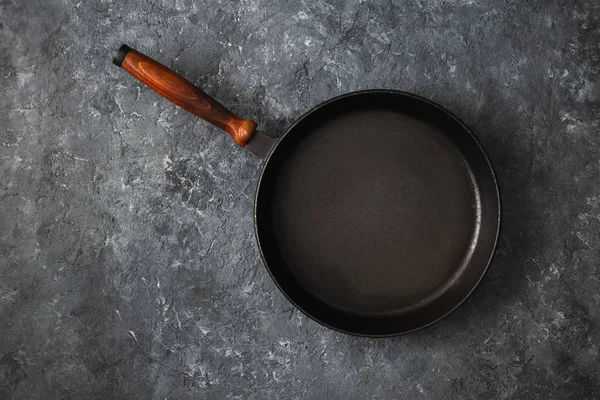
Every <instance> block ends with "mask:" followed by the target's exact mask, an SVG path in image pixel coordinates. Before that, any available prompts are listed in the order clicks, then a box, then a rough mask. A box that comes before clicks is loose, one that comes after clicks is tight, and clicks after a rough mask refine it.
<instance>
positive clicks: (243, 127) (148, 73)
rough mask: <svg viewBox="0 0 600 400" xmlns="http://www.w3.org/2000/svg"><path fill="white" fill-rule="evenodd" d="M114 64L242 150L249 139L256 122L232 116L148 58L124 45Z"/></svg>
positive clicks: (206, 96) (201, 92) (189, 83)
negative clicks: (213, 128)
mask: <svg viewBox="0 0 600 400" xmlns="http://www.w3.org/2000/svg"><path fill="white" fill-rule="evenodd" d="M113 63H115V64H116V65H117V66H119V67H121V68H123V69H124V70H125V71H127V72H129V73H130V74H131V75H133V76H134V77H135V78H137V79H138V80H140V82H142V83H143V84H145V85H146V86H148V87H149V88H151V89H152V90H154V91H155V92H156V93H158V94H160V95H161V96H163V97H164V98H165V99H167V100H169V101H172V102H173V103H175V104H177V105H178V106H179V107H182V108H184V109H186V110H188V111H189V112H191V113H192V114H194V115H197V116H198V117H200V118H203V119H205V120H207V121H208V122H210V123H211V124H213V125H215V126H217V127H219V128H221V129H223V130H225V131H226V132H227V133H229V134H230V135H231V137H232V138H233V140H234V141H235V142H236V143H237V144H238V145H240V146H242V147H243V146H245V145H246V143H248V141H249V140H250V138H252V135H253V134H254V131H255V130H256V122H254V121H251V120H248V119H242V118H240V117H238V116H237V115H235V114H233V113H232V112H231V111H229V110H228V109H226V108H225V107H223V106H222V105H221V104H219V102H217V101H216V100H215V99H213V98H212V97H210V96H209V95H207V94H206V93H205V92H204V91H203V90H202V89H200V88H198V87H196V86H194V85H193V84H192V83H191V82H190V81H188V80H187V79H185V78H184V77H182V76H181V75H179V74H177V73H175V72H174V71H172V70H171V69H169V68H167V67H165V66H164V65H162V64H160V63H158V62H156V61H154V60H153V59H151V58H150V57H147V56H145V55H143V54H142V53H140V52H138V51H136V50H133V49H132V48H130V47H128V46H126V45H123V46H121V48H120V49H119V51H118V53H117V56H116V57H115V58H114V60H113Z"/></svg>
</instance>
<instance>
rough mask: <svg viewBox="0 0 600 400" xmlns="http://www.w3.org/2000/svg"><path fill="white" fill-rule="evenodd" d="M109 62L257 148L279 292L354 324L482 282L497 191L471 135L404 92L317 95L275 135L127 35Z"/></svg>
mask: <svg viewBox="0 0 600 400" xmlns="http://www.w3.org/2000/svg"><path fill="white" fill-rule="evenodd" d="M113 62H114V63H115V64H116V65H118V66H120V67H122V68H123V69H125V71H127V72H129V73H130V74H131V75H133V76H134V77H135V78H137V79H139V80H140V81H141V82H142V83H144V84H146V85H147V86H149V87H150V88H152V89H153V90H155V91H156V92H157V93H158V94H160V95H162V96H163V97H165V98H167V99H168V100H170V101H172V102H173V103H175V104H177V105H179V106H181V107H183V108H184V109H186V110H188V111H190V112H192V113H194V114H195V115H197V116H199V117H201V118H203V119H205V120H207V121H209V122H210V123H212V124H214V125H216V126H217V127H219V128H222V129H223V130H225V131H227V132H228V133H229V134H230V135H231V136H232V137H233V139H234V140H235V142H236V143H237V144H238V145H240V146H244V147H246V148H248V149H250V150H251V151H253V152H254V153H255V154H257V155H258V156H260V157H262V158H264V159H265V160H266V161H265V166H264V169H263V172H262V175H261V178H260V181H259V185H258V190H257V193H256V199H255V208H254V222H255V231H256V237H257V241H258V246H259V249H260V252H261V256H262V259H263V261H264V263H265V265H266V266H267V269H268V271H269V273H270V274H271V276H272V278H273V279H274V281H275V283H276V284H277V286H278V287H279V288H280V289H281V291H282V292H283V293H284V295H285V296H286V297H287V298H288V299H289V300H290V301H291V302H292V303H293V304H294V305H295V306H296V307H298V308H299V309H300V310H301V311H303V312H304V313H305V314H306V315H308V316H309V317H311V318H313V319H314V320H316V321H317V322H320V323H321V324H323V325H325V326H328V327H330V328H333V329H336V330H339V331H342V332H346V333H349V334H354V335H362V336H392V335H399V334H403V333H408V332H412V331H415V330H418V329H420V328H423V327H426V326H428V325H431V324H432V323H434V322H436V321H438V320H440V319H441V318H443V317H444V316H446V315H448V314H449V313H450V312H452V311H453V310H454V309H456V308H457V307H458V306H459V305H460V304H462V303H463V302H464V300H465V299H466V298H467V297H468V296H469V294H471V292H472V291H473V290H474V289H475V287H476V286H477V285H478V283H479V282H480V280H481V279H482V277H483V275H484V274H485V272H486V270H487V268H488V265H489V264H490V262H491V259H492V256H493V254H494V251H495V248H496V243H497V240H498V232H499V227H500V194H499V191H498V184H497V181H496V177H495V175H494V172H493V169H492V165H491V164H490V161H489V159H488V158H487V156H486V154H485V152H484V150H483V148H482V147H481V145H480V144H479V143H478V142H477V140H476V139H475V136H474V135H473V134H472V133H471V132H470V131H469V129H467V127H465V125H464V124H463V123H461V122H460V121H459V120H458V119H457V118H456V117H455V116H453V115H452V114H451V113H450V112H448V111H447V110H445V109H444V108H442V107H441V106H439V105H437V104H435V103H433V102H431V101H429V100H426V99H424V98H422V97H419V96H416V95H414V94H410V93H405V92H399V91H393V90H368V91H361V92H355V93H350V94H346V95H343V96H339V97H336V98H334V99H332V100H329V101H326V102H325V103H322V104H320V105H318V106H316V107H315V108H313V109H312V110H311V111H309V112H308V113H306V114H305V115H303V116H302V117H301V118H300V119H298V120H297V121H296V122H295V123H294V124H293V125H292V126H291V127H290V128H289V129H288V131H287V132H286V133H284V134H283V135H282V136H281V137H280V138H279V139H278V140H276V139H274V138H271V137H270V136H267V135H265V134H263V133H260V132H255V129H256V123H255V122H254V121H250V120H245V119H242V118H239V117H237V116H236V115H235V114H233V113H232V112H230V111H229V110H227V109H226V108H225V107H223V106H222V105H221V104H219V103H218V102H217V101H215V100H214V99H212V98H211V97H210V96H209V95H207V94H206V93H205V92H203V91H202V90H201V89H199V88H197V87H195V86H194V85H193V84H192V83H190V82H189V81H187V80H186V79H184V78H183V77H181V76H180V75H178V74H176V73H175V72H173V71H172V70H170V69H168V68H167V67H165V66H163V65H161V64H159V63H158V62H156V61H154V60H152V59H150V58H149V57H147V56H145V55H143V54H141V53H139V52H138V51H136V50H133V49H131V48H129V47H127V46H125V45H123V46H122V47H121V48H120V49H119V51H118V53H117V56H116V57H115V59H114V60H113Z"/></svg>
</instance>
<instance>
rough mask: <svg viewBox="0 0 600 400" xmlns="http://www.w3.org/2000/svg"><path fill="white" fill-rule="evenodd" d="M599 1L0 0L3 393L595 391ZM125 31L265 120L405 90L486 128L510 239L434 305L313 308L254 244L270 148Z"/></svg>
mask: <svg viewBox="0 0 600 400" xmlns="http://www.w3.org/2000/svg"><path fill="white" fill-rule="evenodd" d="M599 19H600V3H598V1H597V0H583V1H569V2H565V1H562V0H561V1H557V0H533V1H517V0H506V1H497V0H447V1H442V0H420V1H396V0H393V1H390V0H385V1H371V2H369V1H360V2H351V1H344V0H327V1H319V2H316V1H315V2H312V1H307V0H306V1H290V0H288V1H272V0H242V1H230V0H218V1H214V0H204V1H198V0H149V1H146V0H137V1H126V0H122V1H117V0H91V1H83V0H82V1H77V0H1V1H0V227H1V229H0V335H1V336H0V398H2V399H59V398H60V399H63V398H64V399H95V398H98V399H125V398H127V399H165V398H168V399H188V398H189V399H192V398H194V399H198V398H200V399H392V398H406V399H421V398H422V399H480V398H481V399H538V398H539V399H598V398H600V383H599V380H600V359H599V356H598V351H599V346H600V333H599V329H600V327H599V324H600V281H599V276H600V268H599V264H600V246H599V241H600V133H599V128H600V126H599V124H600V116H599V114H600V111H599V110H600V84H599V77H600V72H599V68H600V47H599V46H600V45H599V43H600V26H599ZM122 43H127V44H129V45H130V46H132V47H135V48H138V49H140V50H141V51H143V52H146V53H147V54H149V55H150V56H153V57H155V58H156V59H158V60H160V61H162V62H164V63H165V64H166V65H168V66H170V67H172V68H174V69H176V70H177V71H180V72H182V73H183V74H184V75H185V76H186V77H188V78H189V79H190V80H192V81H193V82H195V83H197V84H198V85H200V86H201V87H203V88H204V89H205V90H206V91H207V92H208V93H210V94H212V95H214V96H215V97H216V98H217V99H219V100H220V101H221V102H222V103H224V104H226V105H228V106H230V107H231V108H232V109H233V110H234V111H235V112H237V113H239V114H240V115H243V116H245V117H248V118H254V119H256V120H258V121H259V122H260V127H261V128H262V129H263V130H265V131H267V132H269V133H271V134H273V135H279V134H281V133H282V132H284V130H285V128H286V126H288V125H289V124H290V123H291V121H293V120H294V119H295V118H297V117H298V116H300V115H301V114H302V113H303V112H305V111H306V110H308V109H309V108H311V107H312V106H314V105H316V104H317V103H319V102H321V101H323V100H325V99H328V98H330V97H333V96H335V95H338V94H341V93H345V92H349V91H353V90H358V89H367V88H392V89H401V90H407V91H412V92H415V93H417V94H420V95H423V96H425V97H427V98H430V99H433V100H435V101H437V102H440V103H441V104H443V105H445V106H446V107H448V108H449V109H450V110H451V111H453V112H455V113H456V114H457V115H459V116H460V117H461V118H463V119H464V121H465V122H466V123H467V124H468V125H469V126H470V127H472V128H473V130H474V131H475V132H476V134H477V135H478V137H479V138H480V140H481V142H482V143H483V145H484V146H485V147H486V149H487V150H488V152H489V155H490V158H491V159H492V161H493V163H494V164H495V166H496V169H497V173H498V176H499V179H500V186H501V189H502V194H503V202H504V209H503V211H504V215H503V227H502V239H501V241H500V245H499V250H498V254H497V257H496V259H495V261H494V263H493V266H492V268H491V270H490V271H489V273H488V275H487V276H486V278H485V279H484V281H483V283H482V284H481V286H480V287H479V289H478V290H477V291H476V292H475V294H474V295H473V296H472V297H471V298H470V299H469V300H468V301H467V302H466V303H465V305H464V306H463V307H462V308H460V309H459V310H458V311H456V312H455V313H454V314H452V315H451V316H450V317H449V318H447V319H446V320H444V321H443V322H441V323H439V324H437V325H435V326H434V327H431V328H429V329H427V330H425V331H422V332H419V333H415V334H411V335H408V336H404V337H398V338H392V339H383V340H381V339H380V340H374V339H364V338H356V337H351V336H347V335H344V334H340V333H336V332H334V331H331V330H328V329H326V328H323V327H321V326H320V325H318V324H317V323H315V322H313V321H312V320H309V319H307V318H306V317H304V316H303V315H301V314H300V313H299V312H298V311H296V310H295V309H294V308H293V307H292V306H291V305H290V304H289V303H288V302H287V300H286V299H285V298H284V297H283V295H282V294H280V293H279V292H278V290H277V289H276V287H275V285H274V284H273V282H272V281H271V279H270V278H269V276H268V274H267V271H266V269H265V268H264V266H263V265H262V262H261V261H260V259H259V254H258V250H257V247H256V244H255V239H254V231H253V220H252V219H253V216H252V201H253V195H254V191H255V188H256V184H257V180H258V177H259V174H260V171H261V167H262V162H261V161H260V160H258V159H257V158H256V157H255V156H253V155H252V154H250V153H248V152H246V151H244V150H242V149H239V148H236V146H235V145H234V143H233V141H232V140H231V139H230V138H229V137H228V136H227V135H225V134H223V133H221V132H220V131H218V130H217V129H216V128H214V127H212V126H209V125H208V124H207V123H205V122H204V121H202V120H199V119H197V118H195V117H194V116H192V115H190V114H188V113H186V112H185V111H182V110H180V109H178V108H176V107H175V106H173V105H171V104H169V103H168V102H166V101H164V100H162V99H161V98H159V97H158V96H157V95H156V94H154V93H153V92H152V91H150V90H149V89H147V88H145V87H141V85H140V84H139V83H138V82H137V81H135V80H134V79H133V78H131V77H130V76H129V75H127V74H126V73H125V72H124V71H122V70H120V69H118V68H116V67H114V66H113V65H112V64H111V63H110V61H111V58H112V56H113V55H114V52H115V50H116V49H117V48H118V47H119V46H120V45H121V44H122Z"/></svg>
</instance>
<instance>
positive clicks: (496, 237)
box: [253, 89, 502, 338]
mask: <svg viewBox="0 0 600 400" xmlns="http://www.w3.org/2000/svg"><path fill="white" fill-rule="evenodd" d="M368 94H391V95H395V96H402V97H407V98H411V99H413V100H416V101H420V102H423V103H426V104H428V105H430V106H432V107H434V108H436V109H438V110H439V111H441V112H443V113H445V114H446V115H448V116H449V117H450V118H451V119H453V120H454V121H455V122H456V123H457V124H458V125H459V126H460V127H461V128H462V129H463V131H465V132H467V133H468V134H469V135H470V137H471V139H472V140H473V141H474V143H475V144H476V145H477V147H478V148H479V150H480V151H481V154H482V155H483V157H484V159H485V161H486V163H487V166H488V168H489V170H490V172H491V176H492V180H493V183H494V188H495V191H496V199H497V210H498V212H497V214H498V215H497V220H496V232H495V235H494V241H493V246H492V250H491V251H490V255H489V257H488V259H487V261H486V263H485V266H484V268H483V270H482V272H481V275H480V276H479V278H478V279H477V281H476V282H475V284H474V285H473V287H472V288H471V290H469V292H468V293H467V294H466V295H465V296H464V297H463V298H462V299H461V300H460V301H459V302H457V304H456V305H455V306H454V307H453V308H451V309H450V310H449V311H447V312H446V313H444V314H443V315H441V316H440V317H438V318H436V319H434V320H433V321H430V322H428V323H426V324H423V325H421V326H419V327H417V328H414V329H409V330H406V331H400V332H393V333H384V334H369V333H360V332H353V331H350V330H346V329H342V328H338V327H336V326H334V325H331V324H329V323H327V322H326V321H323V320H321V319H319V318H317V317H315V316H313V315H312V314H311V313H310V312H308V311H307V310H305V309H304V308H302V307H300V306H299V305H298V304H297V303H296V302H295V301H294V300H293V299H292V298H291V297H290V295H289V294H288V293H287V292H286V291H285V290H284V289H283V288H282V287H281V285H280V284H279V282H278V281H277V279H276V278H275V276H274V274H273V272H272V270H271V267H270V266H269V263H268V262H267V260H266V257H265V254H264V252H263V246H262V244H261V241H260V235H259V231H258V222H257V221H258V199H259V195H260V192H261V187H262V184H263V178H264V176H265V170H266V169H267V167H268V165H269V163H270V161H271V158H272V156H273V154H274V153H275V152H276V151H277V148H278V147H279V145H280V144H281V142H282V141H283V140H284V139H285V137H286V136H287V135H288V134H289V133H290V132H291V131H293V130H294V128H295V127H296V126H297V125H299V124H300V122H301V121H303V120H304V119H305V118H306V117H308V116H309V115H311V114H313V113H314V112H317V111H318V110H320V109H321V108H323V107H325V106H327V105H329V104H331V103H334V102H337V101H340V100H342V99H345V98H348V97H354V96H360V95H368ZM253 212H254V236H255V240H256V243H257V245H258V250H259V254H260V258H261V260H262V262H263V264H264V266H265V268H266V270H267V272H268V273H269V276H270V277H271V280H272V281H273V282H274V283H275V285H276V286H277V288H278V290H279V291H280V292H281V293H282V294H283V295H284V297H285V298H286V299H287V300H288V301H289V302H290V303H291V304H292V305H293V306H294V307H296V309H298V310H299V311H300V312H302V313H303V314H304V315H305V316H307V317H308V318H310V319H311V320H313V321H315V322H317V323H318V324H320V325H322V326H324V327H327V328H329V329H332V330H334V331H337V332H340V333H345V334H348V335H352V336H358V337H366V338H386V337H394V336H402V335H406V334H409V333H413V332H416V331H420V330H422V329H425V328H427V327H430V326H432V325H434V324H436V323H438V322H439V321H441V320H442V319H444V318H446V317H447V316H449V315H450V314H452V313H453V312H454V311H456V310H457V309H458V308H459V307H460V306H461V305H463V304H464V303H465V302H466V300H467V299H468V298H469V297H471V295H472V294H473V292H474V291H475V289H476V288H477V287H478V286H479V285H480V283H481V281H482V280H483V278H484V277H485V275H486V274H487V272H488V270H489V267H490V265H491V264H492V261H493V259H494V257H495V255H496V251H497V249H498V241H499V237H500V228H501V223H502V201H501V197H500V188H499V185H498V178H497V175H496V171H495V170H494V167H493V165H492V163H491V161H490V158H489V156H488V154H487V153H486V151H485V149H484V148H483V146H482V145H481V143H480V142H479V140H478V139H477V137H476V136H475V134H474V133H473V132H472V131H471V129H469V128H468V127H467V126H466V125H465V124H464V123H463V122H462V120H460V119H459V118H458V117H457V116H456V115H454V114H453V113H452V112H451V111H449V110H448V109H446V108H445V107H443V106H441V105H440V104H438V103H436V102H434V101H432V100H429V99H427V98H425V97H423V96H420V95H417V94H414V93H410V92H406V91H401V90H394V89H367V90H359V91H354V92H348V93H345V94H342V95H339V96H336V97H333V98H331V99H329V100H326V101H324V102H322V103H319V104H317V105H316V106H314V107H313V108H311V109H310V110H308V111H307V112H305V113H304V114H302V115H301V116H300V117H299V118H297V119H296V120H295V121H294V122H293V123H292V125H291V126H290V127H289V128H288V129H287V130H286V131H285V133H284V134H283V135H281V136H280V137H278V138H277V142H276V143H275V145H274V146H273V147H272V148H271V149H270V151H269V153H268V154H267V156H266V157H265V160H264V164H263V167H262V171H261V174H260V178H259V180H258V184H257V189H256V191H255V196H254V209H253Z"/></svg>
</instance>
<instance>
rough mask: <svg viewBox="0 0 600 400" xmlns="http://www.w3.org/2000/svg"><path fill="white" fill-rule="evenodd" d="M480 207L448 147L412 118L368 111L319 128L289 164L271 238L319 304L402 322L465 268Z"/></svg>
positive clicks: (280, 181) (280, 182)
mask: <svg viewBox="0 0 600 400" xmlns="http://www.w3.org/2000/svg"><path fill="white" fill-rule="evenodd" d="M476 204H477V194H476V190H475V188H474V185H473V182H472V180H471V178H470V174H469V170H468V167H467V165H466V164H465V162H464V160H463V158H462V156H461V154H460V153H459V152H458V151H457V150H456V148H455V147H454V146H453V145H452V143H451V142H450V141H449V140H448V138H446V137H445V136H443V135H440V133H439V132H438V131H437V130H436V129H435V128H433V127H431V126H428V125H427V124H425V123H423V122H421V121H418V120H416V119H414V118H410V117H408V116H406V115H402V114H399V113H395V112H393V111H385V110H363V111H356V112H352V113H348V114H343V115H339V116H337V117H335V118H332V119H330V120H328V121H327V122H326V123H323V124H322V125H320V126H318V127H317V128H315V129H314V130H313V131H312V132H311V133H310V134H309V135H307V136H306V138H305V139H304V140H303V141H302V142H301V143H300V144H299V145H298V146H297V148H296V149H295V151H294V152H293V153H291V154H290V156H289V158H288V160H287V162H286V163H284V164H283V165H282V168H281V171H280V173H279V176H278V178H277V181H276V186H275V191H274V193H273V211H272V212H273V222H274V223H273V230H274V232H275V236H276V237H277V238H278V239H277V243H278V247H279V249H280V251H281V254H282V256H283V258H284V259H285V260H286V261H287V265H288V268H290V270H291V271H292V273H293V275H294V276H295V277H296V279H298V281H299V282H300V283H301V284H302V285H304V286H305V287H306V288H308V289H309V290H310V291H311V292H312V293H313V294H314V295H315V296H317V297H319V298H320V299H322V300H323V301H325V302H327V303H329V304H331V305H333V306H335V307H338V308H341V309H345V310H348V311H353V312H360V313H390V312H400V311H402V310H404V309H405V308H407V307H412V306H413V305H414V304H415V303H416V302H419V301H421V300H423V299H425V298H426V297H428V296H431V295H432V294H433V293H435V292H436V291H439V290H443V287H444V286H445V285H447V284H448V283H449V282H451V281H452V279H453V277H454V275H455V274H456V272H457V271H458V270H460V268H461V267H462V266H463V265H464V261H465V258H466V257H468V256H469V249H470V247H471V242H472V240H473V238H474V234H475V232H476V225H477V224H476V221H477V207H476Z"/></svg>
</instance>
